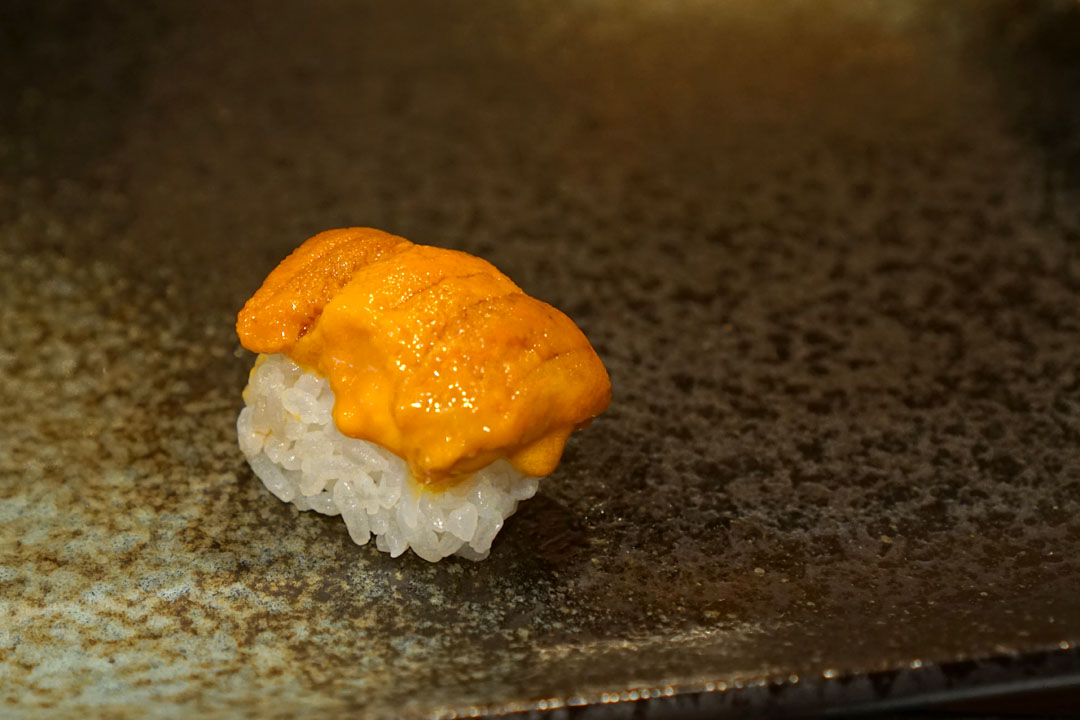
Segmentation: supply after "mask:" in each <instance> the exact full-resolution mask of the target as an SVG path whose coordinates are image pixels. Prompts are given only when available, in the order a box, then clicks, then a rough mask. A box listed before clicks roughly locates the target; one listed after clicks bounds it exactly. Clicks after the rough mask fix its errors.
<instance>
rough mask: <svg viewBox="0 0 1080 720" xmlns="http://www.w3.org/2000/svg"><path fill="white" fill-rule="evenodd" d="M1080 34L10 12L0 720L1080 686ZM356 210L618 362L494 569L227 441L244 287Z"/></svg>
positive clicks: (511, 528) (840, 700) (965, 19)
mask: <svg viewBox="0 0 1080 720" xmlns="http://www.w3.org/2000/svg"><path fill="white" fill-rule="evenodd" d="M219 5H220V7H219ZM1077 37H1080V5H1077V4H1076V3H1074V2H1062V3H1047V4H1027V3H1024V4H1012V3H1000V4H999V3H980V4H978V5H977V6H968V5H966V4H948V5H940V4H938V3H927V4H922V3H888V4H885V5H884V6H878V5H868V4H864V3H843V2H829V3H806V4H803V3H779V4H769V5H768V7H767V8H766V7H763V6H760V5H759V4H758V3H753V2H739V1H732V2H726V3H713V2H686V3H667V2H660V1H659V0H657V1H656V2H618V3H616V2H601V3H593V2H580V3H579V2H569V3H560V4H537V3H525V2H521V3H518V2H490V3H489V2H475V3H472V2H470V3H458V4H447V3H434V2H432V3H419V4H418V3H410V4H409V7H408V9H405V8H402V7H400V6H398V5H397V4H389V3H377V2H371V3H351V2H348V3H347V2H340V3H339V2H317V3H310V4H309V3H299V2H297V3H278V4H274V6H273V7H271V6H269V5H266V4H263V3H250V4H246V3H242V2H229V3H220V4H218V3H207V4H205V6H204V7H197V6H192V4H190V3H172V2H166V3H162V4H158V5H157V6H156V7H154V8H152V9H148V8H144V7H141V6H139V7H133V6H131V5H130V4H128V3H116V4H115V7H110V4H109V3H103V4H100V5H99V6H97V7H95V8H94V9H90V8H89V6H85V5H84V4H82V3H75V2H72V3H47V4H42V3H32V2H14V3H5V4H4V6H3V8H2V9H0V97H3V98H5V101H4V102H3V103H0V123H2V124H0V423H2V427H3V428H4V429H3V431H2V432H0V618H2V619H0V703H2V704H0V714H3V715H4V716H15V717H20V716H21V717H42V716H80V715H83V714H85V713H87V712H92V713H98V714H108V715H110V716H114V717H115V716H122V715H130V716H133V717H135V716H137V717H146V716H148V715H154V714H157V715H161V716H170V717H171V716H176V715H177V714H179V713H181V712H184V711H203V712H215V713H220V714H221V715H224V716H229V715H236V716H240V715H257V716H260V717H272V716H282V717H305V716H327V715H331V716H335V715H341V714H347V713H350V714H355V715H357V716H373V717H377V716H388V715H398V714H406V715H430V714H439V713H447V714H450V713H452V712H461V713H467V712H469V711H470V709H487V710H500V709H503V710H505V709H530V708H549V707H559V706H563V705H581V704H595V703H604V702H615V701H620V702H621V701H627V702H626V704H624V705H619V706H616V707H617V708H623V710H618V709H612V706H611V705H607V706H605V707H606V708H607V709H608V710H610V711H611V712H613V713H616V712H623V713H624V714H630V713H631V712H641V711H646V712H650V711H651V712H664V713H667V712H672V713H683V714H694V713H706V712H708V713H714V712H715V713H722V712H733V713H734V712H737V711H739V710H740V709H743V710H745V709H747V708H751V709H753V708H761V707H764V706H766V705H769V706H770V707H772V706H776V707H785V708H787V709H797V708H812V707H818V706H821V705H822V704H824V705H825V706H828V707H843V706H845V705H851V704H852V703H863V702H870V701H873V700H875V699H876V698H890V699H896V698H902V697H906V696H911V695H915V694H918V693H925V692H934V691H938V690H942V689H949V688H959V687H966V686H971V685H973V684H979V683H1008V682H1022V681H1028V680H1030V679H1031V678H1036V679H1039V678H1047V677H1054V678H1058V680H1056V681H1060V678H1062V677H1066V676H1068V675H1069V674H1070V673H1074V674H1075V673H1077V671H1078V669H1080V661H1078V660H1077V657H1076V651H1075V650H1074V649H1071V648H1072V647H1073V644H1074V643H1075V642H1076V641H1077V640H1080V601H1078V597H1080V579H1078V578H1080V561H1078V560H1077V556H1078V551H1080V521H1078V519H1077V517H1078V516H1077V513H1078V511H1080V212H1078V209H1080V202H1078V200H1080V132H1078V131H1080V101H1078V98H1080V54H1078V53H1077V51H1076V47H1077V43H1076V38H1077ZM350 224H363V225H372V226H376V227H380V228H384V229H386V230H389V231H392V232H395V233H398V234H401V235H404V236H406V237H408V238H410V239H412V240H414V241H417V242H422V243H429V244H439V245H444V246H447V247H454V248H460V249H465V250H468V251H470V252H474V253H477V254H480V255H482V256H484V257H486V258H488V259H490V260H492V261H493V262H495V263H496V264H497V265H498V266H499V267H500V268H501V269H502V270H504V271H505V272H506V273H507V274H509V275H510V276H511V277H512V278H514V279H515V280H516V281H517V282H518V283H519V284H521V285H522V286H523V287H524V288H525V289H526V290H527V291H529V292H530V293H532V294H534V295H536V296H538V297H541V298H543V299H545V300H548V301H550V302H552V303H553V304H555V305H558V306H559V307H561V308H563V309H564V310H566V311H567V312H568V313H569V314H570V315H571V316H572V317H573V318H574V319H575V320H577V321H578V322H579V324H580V325H581V326H582V327H583V329H584V330H585V331H586V332H587V334H588V335H589V336H590V338H591V339H592V340H593V341H594V344H595V345H596V347H597V349H598V351H599V352H600V353H601V355H602V357H603V358H604V359H605V361H606V362H607V364H608V367H609V370H610V372H611V376H612V381H613V385H614V389H615V401H614V403H613V405H612V408H611V410H610V412H609V413H607V414H606V415H604V416H603V417H602V418H601V419H599V420H598V421H597V422H596V423H594V424H593V426H592V427H590V428H589V430H588V431H586V432H585V433H582V434H581V435H580V436H579V437H577V438H575V439H574V440H573V441H572V443H571V445H570V446H569V448H568V451H567V454H566V457H565V461H564V463H563V465H562V466H561V467H560V468H559V470H558V472H557V473H556V474H555V475H554V476H553V477H552V478H551V479H550V480H549V481H547V482H546V483H545V484H543V485H542V486H541V492H540V494H539V495H538V497H537V498H536V499H535V500H533V501H531V502H530V503H527V504H525V505H524V506H523V508H522V510H521V511H520V512H519V514H518V515H517V516H515V518H513V519H512V520H511V521H510V522H509V523H508V524H507V527H506V528H505V529H504V531H503V533H502V535H501V536H500V539H499V540H498V541H497V542H496V544H495V547H494V549H493V552H492V557H491V558H490V559H489V560H488V561H486V562H483V563H479V564H473V563H469V562H459V561H448V562H443V563H441V564H439V565H437V566H432V565H429V564H427V563H425V562H423V561H421V560H419V559H417V558H415V557H413V556H411V555H409V556H406V557H403V558H401V559H399V560H391V559H389V558H388V557H386V556H384V555H381V554H379V553H377V552H376V551H375V550H374V548H370V547H366V548H357V547H355V546H354V545H352V544H351V543H350V542H349V540H348V537H347V534H346V531H345V528H344V525H343V524H342V523H341V522H340V520H339V519H337V518H326V517H321V516H317V515H313V514H310V513H306V514H300V513H297V512H295V511H294V510H293V509H291V508H290V507H288V506H286V505H284V504H282V503H280V502H278V501H277V500H275V499H274V498H273V497H271V496H270V494H269V493H267V492H266V491H265V490H263V489H262V487H261V486H260V484H259V483H258V481H257V480H256V479H255V478H254V477H253V476H252V474H251V472H250V471H249V470H248V468H247V467H246V466H245V464H244V462H243V459H242V457H241V455H240V453H239V450H238V449H237V447H236V444H235V431H234V427H233V424H234V420H235V416H236V413H237V411H238V409H239V405H240V398H239V392H240V389H241V388H242V386H243V383H244V378H245V375H246V372H247V369H248V367H249V366H250V363H251V361H252V358H251V357H250V356H248V355H246V354H244V353H242V352H241V351H240V350H239V348H238V345H237V343H236V340H235V337H234V335H233V332H232V322H233V319H234V316H235V312H236V309H237V308H238V307H239V306H240V304H241V303H242V302H243V301H244V300H245V299H246V297H247V296H248V295H249V294H250V293H251V292H252V291H253V290H254V289H255V288H256V287H257V285H258V284H259V282H260V281H261V279H262V277H263V276H264V275H265V274H266V272H267V271H268V270H269V269H270V268H271V267H273V265H274V264H275V263H276V262H277V261H278V260H279V259H280V258H281V257H282V256H283V255H284V254H285V253H286V252H288V251H289V250H290V249H291V248H292V247H294V246H295V245H296V244H298V243H299V242H300V241H302V240H303V239H305V238H306V237H308V236H309V235H311V234H314V233H315V232H317V231H319V230H322V229H325V228H328V227H336V226H343V225H350ZM988 668H989V669H988ZM695 691H704V692H706V693H709V694H707V695H701V696H698V697H696V698H695V699H693V700H692V701H689V700H687V701H686V702H683V701H682V700H679V694H680V693H687V692H695ZM668 696H674V697H671V698H670V699H668V700H665V698H667V697H668ZM643 698H647V699H648V701H647V702H645V703H644V704H642V703H641V702H640V701H641V700H642V699H643ZM709 698H712V699H711V700H710V699H709ZM718 698H719V699H718ZM632 701H639V702H637V703H634V702H632ZM665 703H667V704H665ZM586 712H589V711H586Z"/></svg>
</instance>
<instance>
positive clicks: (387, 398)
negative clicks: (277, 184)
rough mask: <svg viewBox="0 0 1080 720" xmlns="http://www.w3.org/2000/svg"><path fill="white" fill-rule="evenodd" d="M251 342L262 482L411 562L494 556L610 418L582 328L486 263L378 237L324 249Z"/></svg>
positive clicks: (249, 403)
mask: <svg viewBox="0 0 1080 720" xmlns="http://www.w3.org/2000/svg"><path fill="white" fill-rule="evenodd" d="M236 330H237V334H238V335H239V337H240V342H241V344H242V345H243V346H244V347H245V348H247V349H248V350H250V351H252V352H255V353H258V355H259V356H258V358H257V359H256V362H255V366H254V368H253V369H252V371H251V375H250V377H249V381H248V385H247V387H246V388H245V390H244V403H245V406H244V409H243V410H242V411H241V412H240V416H239V418H238V420H237V432H238V436H239V441H240V448H241V450H242V451H243V453H244V455H245V456H246V457H247V459H248V462H249V463H250V465H251V467H252V469H253V470H254V472H255V474H256V475H258V476H259V478H260V479H261V480H262V481H263V483H264V484H265V485H266V487H267V488H268V489H269V490H270V491H271V492H273V493H274V494H275V495H276V496H277V497H279V498H280V499H281V500H284V501H286V502H292V503H293V504H295V505H296V506H297V507H298V508H299V509H301V510H309V509H311V510H316V511H318V512H321V513H325V514H328V515H335V514H341V516H342V517H343V519H344V520H345V524H346V526H347V527H348V530H349V534H350V536H351V537H352V539H353V540H354V541H355V542H356V543H358V544H360V545H363V544H365V543H367V542H368V541H369V540H370V538H371V536H372V535H374V536H375V544H376V547H378V549H379V550H382V551H385V552H389V553H390V554H391V555H392V556H395V557H396V556H398V555H400V554H401V553H403V552H404V551H405V550H406V549H408V548H410V547H411V548H412V549H413V551H414V552H415V553H416V554H417V555H419V556H420V557H422V558H424V559H425V560H429V561H432V562H435V561H438V560H440V559H441V558H443V557H447V556H449V555H453V554H458V555H462V556H464V557H467V558H471V559H482V558H484V557H486V556H487V554H488V552H489V550H490V547H491V542H492V540H493V539H494V538H495V535H496V534H497V533H498V532H499V530H500V529H501V527H502V525H503V522H504V521H505V519H506V518H507V517H509V516H510V515H511V514H513V512H514V511H515V509H516V508H517V503H518V502H519V501H521V500H524V499H527V498H529V497H531V496H532V495H533V494H534V493H535V492H536V489H537V484H538V480H539V478H541V477H542V476H545V475H548V474H549V473H551V472H552V471H553V470H554V469H555V467H556V466H557V465H558V463H559V459H560V457H561V455H562V451H563V447H564V445H565V444H566V441H567V438H568V436H569V435H570V433H571V432H573V431H574V430H576V429H579V428H582V427H584V426H585V425H587V424H588V423H589V422H591V420H592V419H593V418H594V417H596V416H597V415H599V414H600V413H602V412H603V411H604V410H605V409H606V408H607V406H608V404H609V403H610V401H611V384H610V381H609V379H608V375H607V371H606V370H605V369H604V365H603V363H602V362H601V361H600V358H599V357H598V356H597V354H596V352H595V350H593V348H592V346H591V345H590V344H589V341H588V340H587V339H586V337H585V335H584V334H583V333H582V332H581V330H580V329H579V328H578V327H577V326H576V325H575V324H574V322H573V321H572V320H570V318H568V317H567V316H566V315H564V314H563V313H561V312H559V311H558V310H557V309H555V308H553V307H552V306H550V305H548V304H547V303H544V302H542V301H540V300H537V299H535V298H532V297H529V296H528V295H526V294H525V293H524V292H523V291H522V290H521V289H520V288H519V287H518V286H517V285H515V284H514V283H513V282H512V281H511V280H510V279H509V278H508V277H506V276H505V275H503V274H502V273H501V272H499V271H498V270H497V269H496V268H495V266H493V265H492V264H491V263H489V262H487V261H486V260H482V259H480V258H477V257H474V256H472V255H469V254H467V253H463V252H458V251H455V250H447V249H443V248H438V247H431V246H425V245H416V244H413V243H411V242H409V241H408V240H405V239H404V238H401V237H397V236H395V235H391V234H389V233H385V232H382V231H380V230H375V229H371V228H347V229H341V230H329V231H326V232H323V233H320V234H318V235H316V236H314V237H312V238H310V239H309V240H307V241H306V242H305V243H304V244H302V245H301V246H300V247H299V248H297V249H296V250H295V251H294V252H293V253H292V254H291V255H289V256H288V257H287V258H285V260H283V261H282V262H281V264H279V265H278V266H277V268H275V269H274V270H273V271H272V272H271V273H270V275H269V276H268V277H267V278H266V280H265V282H264V283H263V285H262V287H260V288H259V290H258V291H257V292H256V293H255V294H254V295H253V296H252V297H251V299H250V300H248V301H247V303H246V304H245V305H244V307H243V309H242V310H241V311H240V313H239V316H238V318H237V325H236Z"/></svg>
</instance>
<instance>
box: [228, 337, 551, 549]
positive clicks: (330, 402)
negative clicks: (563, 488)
mask: <svg viewBox="0 0 1080 720" xmlns="http://www.w3.org/2000/svg"><path fill="white" fill-rule="evenodd" d="M244 405H245V406H244V409H243V410H241V411H240V416H239V418H238V419H237V422H236V430H237V435H238V437H239V441H240V449H241V450H242V451H243V453H244V455H245V456H246V457H247V460H248V463H249V464H250V465H251V469H252V470H253V471H254V472H255V474H256V475H257V476H258V477H259V479H260V480H262V482H263V484H264V485H265V486H266V488H267V489H268V490H269V491H270V492H272V493H273V494H274V495H276V496H277V497H278V498H279V499H281V500H283V501H285V502H291V503H292V504H293V505H295V506H296V507H297V508H298V509H300V510H314V511H316V512H320V513H323V514H324V515H341V517H342V519H343V520H344V521H345V526H346V527H347V528H348V530H349V535H350V536H351V537H352V539H353V541H354V542H355V543H356V544H357V545H365V544H367V543H368V542H369V541H370V539H371V537H372V536H373V535H374V536H375V546H376V547H377V548H378V549H379V550H381V551H383V552H387V553H390V555H391V556H392V557H397V556H399V555H401V554H402V553H404V552H405V551H406V550H408V549H409V548H412V550H413V552H415V553H416V554H417V555H419V556H420V557H422V558H423V559H425V560H428V561H430V562H438V561H439V560H441V559H442V558H444V557H448V556H450V555H454V554H457V555H459V556H462V557H465V558H468V559H470V560H482V559H484V558H485V557H487V556H488V553H489V551H490V549H491V543H492V541H493V540H494V539H495V536H496V535H497V534H498V532H499V530H500V529H501V528H502V526H503V522H504V521H505V520H506V518H508V517H510V516H511V515H513V514H514V511H515V510H516V509H517V504H518V502H520V501H521V500H526V499H528V498H530V497H532V496H533V495H534V494H535V493H536V489H537V485H538V483H539V478H534V477H527V476H525V475H522V474H521V473H519V472H518V471H517V470H515V469H514V468H513V467H512V466H511V465H510V463H508V462H506V461H505V460H499V461H497V462H494V463H492V464H491V465H488V466H487V467H485V468H483V469H481V470H479V471H477V472H476V473H474V474H473V475H472V476H471V477H470V478H468V479H467V480H466V481H464V482H462V483H460V484H458V485H455V486H454V487H451V488H449V489H447V490H431V489H428V488H425V487H422V486H421V485H419V484H418V483H416V482H415V481H414V480H413V479H412V478H411V476H410V474H409V471H408V468H407V466H406V464H405V462H404V460H402V459H401V458H400V457H398V456H397V455H395V454H393V453H391V452H390V451H388V450H386V449H384V448H382V447H379V446H378V445H375V444H374V443H370V442H367V441H365V440H359V439H356V438H350V437H346V436H345V435H343V434H341V432H340V431H339V430H338V429H337V427H336V426H335V425H334V420H333V418H332V416H331V410H332V408H333V406H334V393H333V391H332V390H331V389H330V384H329V382H328V381H327V380H326V378H323V377H321V376H319V375H318V374H316V373H313V372H309V371H306V370H304V369H303V368H301V367H300V366H298V365H297V364H296V363H294V362H293V361H292V360H290V359H289V358H288V357H287V356H285V355H280V354H278V355H259V357H258V359H257V360H256V362H255V367H254V368H253V369H252V371H251V375H250V378H249V380H248V385H247V387H246V388H245V389H244Z"/></svg>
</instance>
